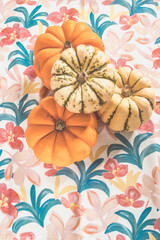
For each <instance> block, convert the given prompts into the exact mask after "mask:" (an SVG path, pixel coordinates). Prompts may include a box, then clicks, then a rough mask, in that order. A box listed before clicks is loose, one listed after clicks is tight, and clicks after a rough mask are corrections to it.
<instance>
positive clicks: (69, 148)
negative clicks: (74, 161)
mask: <svg viewBox="0 0 160 240" xmlns="http://www.w3.org/2000/svg"><path fill="white" fill-rule="evenodd" d="M67 131H68V132H69V133H71V132H70V131H69V130H68V128H66V130H65V132H66V134H67ZM62 134H63V133H62ZM71 134H72V133H71ZM72 135H73V136H75V135H74V134H72ZM63 137H64V140H65V142H66V145H67V148H68V152H69V155H70V157H71V158H73V156H72V153H71V150H70V148H69V144H68V141H67V140H66V137H65V134H63ZM76 137H77V136H76Z"/></svg>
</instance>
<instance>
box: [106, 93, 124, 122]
mask: <svg viewBox="0 0 160 240" xmlns="http://www.w3.org/2000/svg"><path fill="white" fill-rule="evenodd" d="M122 100H123V98H122ZM122 100H121V101H120V103H119V104H118V105H117V107H116V108H115V110H114V111H113V112H112V114H111V115H110V117H109V119H108V121H107V122H106V124H107V125H109V124H110V123H111V120H112V118H113V117H114V114H115V113H116V111H117V109H118V107H119V105H120V104H121V102H122Z"/></svg>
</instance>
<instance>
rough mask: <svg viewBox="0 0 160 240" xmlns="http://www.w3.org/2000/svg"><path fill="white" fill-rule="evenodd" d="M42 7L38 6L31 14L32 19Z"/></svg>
mask: <svg viewBox="0 0 160 240" xmlns="http://www.w3.org/2000/svg"><path fill="white" fill-rule="evenodd" d="M41 7H42V5H39V6H37V7H36V8H34V9H33V10H32V12H31V14H30V18H31V17H32V16H33V15H34V14H35V13H36V12H38V11H39V9H40V8H41Z"/></svg>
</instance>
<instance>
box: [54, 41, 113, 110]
mask: <svg viewBox="0 0 160 240" xmlns="http://www.w3.org/2000/svg"><path fill="white" fill-rule="evenodd" d="M115 74H116V70H115V68H114V66H113V65H112V64H110V60H109V57H108V56H107V55H106V54H105V53H104V52H102V51H98V50H95V49H94V48H93V47H92V46H87V45H83V44H81V45H79V46H77V47H76V48H75V49H73V48H69V49H66V50H65V51H63V52H62V54H61V57H60V59H59V60H57V61H56V62H55V64H54V65H53V68H52V78H51V89H52V90H53V92H54V97H55V100H56V101H57V102H58V104H59V105H60V106H63V107H66V108H67V109H68V111H70V112H75V113H79V112H85V113H90V112H94V111H97V110H99V109H100V107H101V106H102V105H103V104H104V103H105V102H107V101H109V100H110V99H111V97H112V95H113V93H114V86H115Z"/></svg>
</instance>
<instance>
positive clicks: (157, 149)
mask: <svg viewBox="0 0 160 240" xmlns="http://www.w3.org/2000/svg"><path fill="white" fill-rule="evenodd" d="M154 152H160V145H159V144H156V143H153V144H151V145H149V146H148V147H146V148H145V149H144V150H143V151H142V152H141V154H140V158H141V161H142V162H143V160H144V158H145V157H147V156H149V155H150V154H152V153H154Z"/></svg>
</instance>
